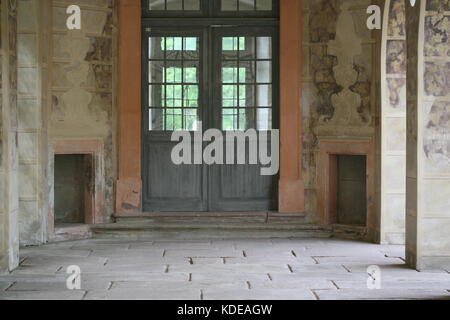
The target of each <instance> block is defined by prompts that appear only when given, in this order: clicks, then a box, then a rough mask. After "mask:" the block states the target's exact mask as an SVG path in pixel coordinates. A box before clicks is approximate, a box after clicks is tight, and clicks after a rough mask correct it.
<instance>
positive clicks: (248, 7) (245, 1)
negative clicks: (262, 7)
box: [239, 0, 255, 11]
mask: <svg viewBox="0 0 450 320" xmlns="http://www.w3.org/2000/svg"><path fill="white" fill-rule="evenodd" d="M254 10H255V0H239V11H254Z"/></svg>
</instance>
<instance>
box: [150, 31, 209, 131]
mask: <svg viewBox="0 0 450 320" xmlns="http://www.w3.org/2000/svg"><path fill="white" fill-rule="evenodd" d="M198 40H199V39H198V38H196V37H150V39H149V60H148V63H149V130H151V131H174V130H190V131H191V130H196V128H197V121H198V116H199V112H198V108H199V82H200V81H199V80H200V78H199V77H200V68H199V66H200V62H199V42H198ZM186 57H191V59H186ZM192 57H197V59H192Z"/></svg>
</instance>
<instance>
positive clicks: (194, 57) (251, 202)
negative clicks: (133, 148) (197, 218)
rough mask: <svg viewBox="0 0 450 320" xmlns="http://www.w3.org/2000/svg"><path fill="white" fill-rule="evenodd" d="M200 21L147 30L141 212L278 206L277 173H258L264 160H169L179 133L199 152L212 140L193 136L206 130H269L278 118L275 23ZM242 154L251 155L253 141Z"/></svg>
mask: <svg viewBox="0 0 450 320" xmlns="http://www.w3.org/2000/svg"><path fill="white" fill-rule="evenodd" d="M197 24H198V25H196V26H192V25H189V26H188V25H185V26H182V25H178V26H176V27H175V26H170V25H164V26H144V28H143V32H142V34H143V45H142V68H143V72H142V74H143V78H142V128H143V130H142V135H143V139H142V143H143V145H142V150H143V155H142V157H143V158H142V179H143V209H144V211H146V212H155V211H157V212H205V211H213V212H223V211H238V212H244V211H270V210H277V206H278V204H277V197H278V176H277V175H273V176H263V175H261V167H262V166H261V164H259V163H258V164H248V163H247V164H220V165H217V164H213V165H206V164H204V163H202V164H199V163H198V162H197V163H198V164H181V165H176V164H174V163H173V161H172V159H171V154H172V150H173V148H174V147H175V146H176V145H177V144H178V142H173V141H171V136H172V133H173V132H174V131H189V132H190V133H191V136H192V140H193V141H192V150H193V151H195V150H197V151H198V150H199V149H200V150H202V149H203V148H205V146H206V145H207V143H205V142H203V143H201V142H200V144H199V143H197V145H195V142H194V136H196V137H197V138H198V137H200V139H201V137H202V134H203V133H204V132H205V131H206V130H208V129H212V128H215V129H219V130H220V131H221V132H223V134H224V136H225V135H226V133H227V132H228V131H245V130H247V129H256V130H257V131H258V132H259V133H260V132H263V131H266V132H270V131H271V130H272V129H277V128H278V123H279V119H278V118H279V115H278V100H279V99H278V91H279V90H278V87H277V85H278V83H279V80H278V37H277V35H278V28H277V27H274V26H262V25H256V26H252V25H248V24H244V25H226V26H224V25H214V24H211V23H209V22H208V21H203V22H201V23H197ZM269 136H270V134H269ZM197 142H198V139H197ZM269 143H270V141H269ZM195 148H197V149H195ZM245 152H246V159H248V156H249V154H248V153H249V152H250V148H249V144H248V147H246V149H245ZM224 157H226V155H224Z"/></svg>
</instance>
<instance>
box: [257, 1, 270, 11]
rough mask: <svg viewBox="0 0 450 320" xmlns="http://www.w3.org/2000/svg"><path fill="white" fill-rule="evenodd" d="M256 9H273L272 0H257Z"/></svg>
mask: <svg viewBox="0 0 450 320" xmlns="http://www.w3.org/2000/svg"><path fill="white" fill-rule="evenodd" d="M256 10H257V11H271V10H272V0H256Z"/></svg>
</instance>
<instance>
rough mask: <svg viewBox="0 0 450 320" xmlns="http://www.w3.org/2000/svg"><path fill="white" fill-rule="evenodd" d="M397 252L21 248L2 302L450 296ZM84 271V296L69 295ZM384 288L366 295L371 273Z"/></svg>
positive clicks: (1, 283)
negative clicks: (75, 270) (376, 270)
mask: <svg viewBox="0 0 450 320" xmlns="http://www.w3.org/2000/svg"><path fill="white" fill-rule="evenodd" d="M403 252H404V249H403V247H401V246H379V245H374V244H367V243H360V242H353V241H345V240H335V239H317V240H314V239H289V240H267V239H264V240H222V241H220V240H218V241H216V240H214V241H179V242H177V241H173V240H172V241H171V240H167V241H130V240H119V239H114V240H113V239H111V240H108V239H92V240H80V241H72V242H63V243H59V244H50V245H46V246H42V247H35V248H27V249H23V250H22V251H21V255H22V260H21V261H22V263H21V266H20V267H19V268H18V269H17V270H16V271H14V272H13V273H12V274H10V275H5V276H0V299H85V300H90V299H175V300H180V299H181V300H184V299H189V300H198V299H204V300H216V299H296V300H297V299H301V300H326V299H450V273H449V271H445V270H443V271H441V272H434V273H420V272H417V271H415V270H410V269H408V268H406V267H405V266H404V260H403V259H404V253H403ZM70 265H77V266H79V267H80V268H81V279H82V284H81V290H77V291H70V290H67V288H66V279H67V277H68V274H67V273H66V271H67V267H68V266H70ZM370 265H377V266H379V267H380V268H381V279H382V280H381V286H382V287H381V289H379V290H369V289H368V288H367V278H368V274H367V267H368V266H370Z"/></svg>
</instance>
